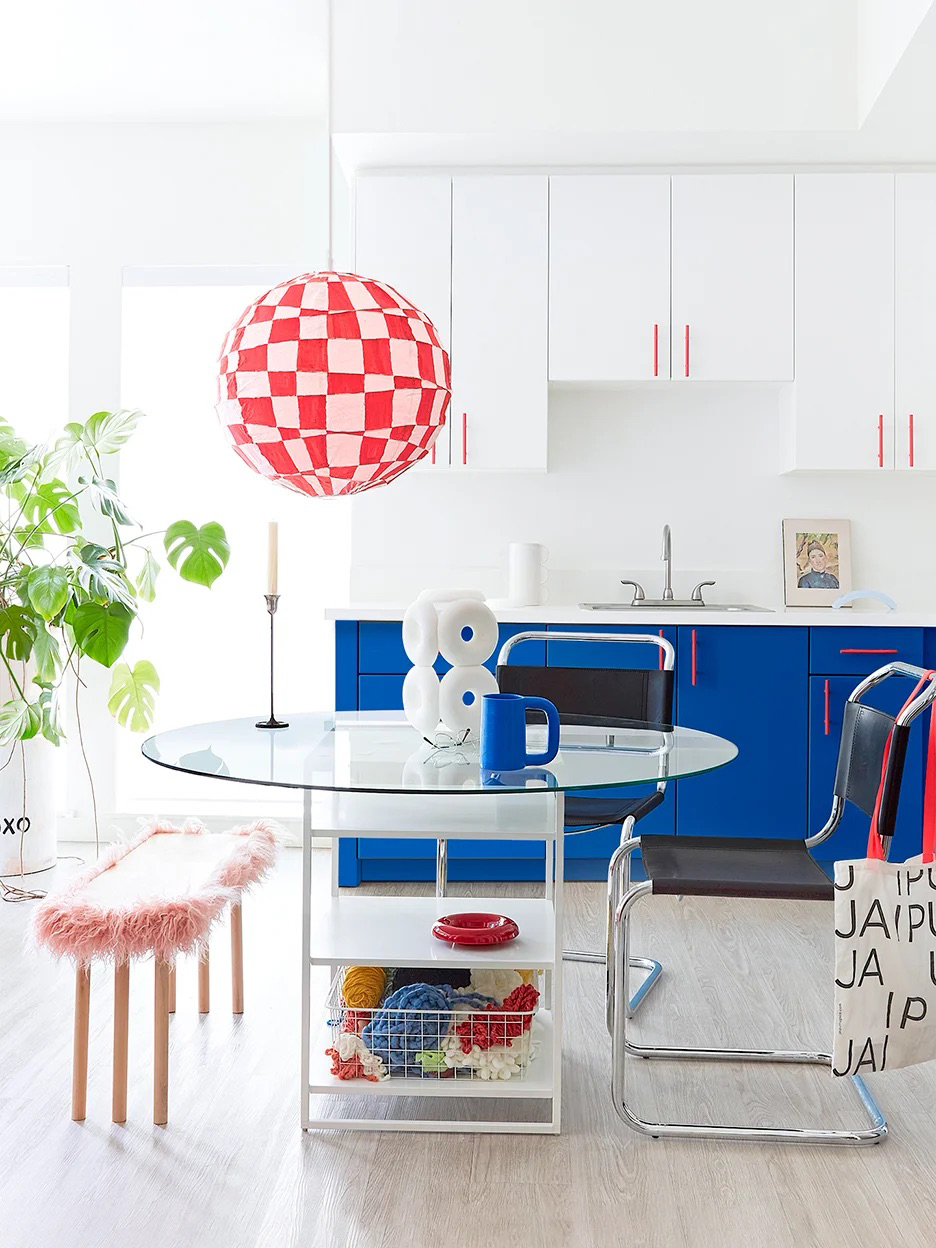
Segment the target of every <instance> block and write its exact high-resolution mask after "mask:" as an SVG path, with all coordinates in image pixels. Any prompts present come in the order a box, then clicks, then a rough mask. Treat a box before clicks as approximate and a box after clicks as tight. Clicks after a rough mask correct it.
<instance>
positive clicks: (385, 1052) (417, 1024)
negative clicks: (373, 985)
mask: <svg viewBox="0 0 936 1248" xmlns="http://www.w3.org/2000/svg"><path fill="white" fill-rule="evenodd" d="M348 969H349V968H346V967H342V968H340V969H339V971H338V973H337V975H336V976H335V979H334V981H333V982H332V986H331V990H330V992H329V995H328V999H327V1005H326V1009H327V1021H328V1036H329V1040H330V1045H329V1048H328V1049H327V1050H326V1052H327V1054H328V1056H329V1057H330V1058H331V1059H332V1074H333V1075H334V1076H335V1077H336V1078H338V1079H349V1080H350V1079H368V1080H371V1081H374V1082H377V1081H380V1080H384V1079H405V1078H408V1079H453V1080H465V1079H468V1080H484V1081H488V1082H490V1081H502V1080H507V1079H523V1078H524V1076H525V1074H526V1072H527V1069H528V1067H529V1064H530V1062H531V1061H532V1060H533V1058H534V1056H535V1053H536V1049H535V1040H534V1034H533V1025H534V1019H535V1016H536V1012H537V1008H538V1000H539V992H538V990H537V989H536V987H535V986H534V985H533V984H532V983H528V982H519V981H520V975H519V973H517V972H508V974H513V975H516V977H517V980H518V982H517V984H515V985H514V986H513V987H512V988H511V991H510V992H508V993H507V994H506V995H504V996H503V998H502V999H498V997H499V995H500V994H498V996H491V995H486V994H484V993H481V992H476V991H472V990H471V989H470V988H466V989H465V990H461V989H452V988H451V987H450V986H449V985H436V984H425V983H415V984H412V983H411V984H407V985H406V986H405V987H402V988H399V989H397V990H396V991H393V990H392V989H393V980H392V972H390V973H389V975H388V981H387V990H386V991H385V992H384V993H383V994H382V998H381V1002H380V1004H379V1005H377V1006H373V1007H370V1008H366V1009H359V1008H352V1007H351V1006H349V1005H348V1004H347V1003H346V1000H345V996H344V993H343V990H342V989H343V984H344V982H345V975H346V974H347V972H348Z"/></svg>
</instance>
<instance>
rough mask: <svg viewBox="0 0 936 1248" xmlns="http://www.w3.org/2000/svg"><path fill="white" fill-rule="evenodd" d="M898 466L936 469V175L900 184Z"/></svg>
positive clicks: (908, 176) (902, 179) (900, 179)
mask: <svg viewBox="0 0 936 1248" xmlns="http://www.w3.org/2000/svg"><path fill="white" fill-rule="evenodd" d="M895 208H896V241H897V246H896V268H897V273H896V294H897V329H896V334H895V337H894V342H895V347H896V399H895V403H894V467H895V468H902V469H910V468H918V469H919V468H929V469H936V173H898V174H897V185H896V203H895Z"/></svg>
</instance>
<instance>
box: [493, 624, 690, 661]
mask: <svg viewBox="0 0 936 1248" xmlns="http://www.w3.org/2000/svg"><path fill="white" fill-rule="evenodd" d="M548 631H549V632H550V633H590V634H593V635H594V636H595V637H600V636H601V634H602V633H629V634H638V635H648V636H653V637H664V638H665V639H666V640H667V641H668V642H669V643H670V645H672V646H674V647H675V645H676V629H675V628H661V627H660V625H659V624H654V623H652V622H650V621H649V620H648V621H647V623H646V624H641V625H640V627H639V628H638V627H637V626H636V625H633V624H629V625H623V624H586V625H584V626H583V625H580V624H550V626H549V630H548ZM662 653H663V651H662V650H660V649H659V648H658V647H657V646H649V645H628V644H627V643H626V642H623V641H608V642H605V643H602V642H600V641H549V642H548V643H547V646H546V662H547V663H548V664H549V666H550V667H614V668H626V669H627V670H629V671H631V670H633V671H640V672H645V671H648V670H649V669H650V668H656V667H660V666H662V664H661V655H662ZM512 657H513V656H511V658H512Z"/></svg>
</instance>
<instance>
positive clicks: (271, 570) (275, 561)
mask: <svg viewBox="0 0 936 1248" xmlns="http://www.w3.org/2000/svg"><path fill="white" fill-rule="evenodd" d="M278 582H279V525H278V524H277V522H276V521H275V520H271V521H270V525H269V530H268V533H267V589H266V592H267V593H268V594H276V593H278V592H279V590H278V589H277V585H278Z"/></svg>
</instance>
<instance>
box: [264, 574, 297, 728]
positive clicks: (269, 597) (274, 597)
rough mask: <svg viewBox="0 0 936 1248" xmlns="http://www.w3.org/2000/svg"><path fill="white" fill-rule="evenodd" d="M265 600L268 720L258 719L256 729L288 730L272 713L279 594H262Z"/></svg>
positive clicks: (283, 722)
mask: <svg viewBox="0 0 936 1248" xmlns="http://www.w3.org/2000/svg"><path fill="white" fill-rule="evenodd" d="M263 596H264V598H265V599H266V606H267V611H269V613H270V718H269V719H258V720H257V727H258V728H288V727H289V724H288V723H287V722H286V721H285V720H282V719H277V718H276V715H275V714H274V713H273V653H274V645H273V638H274V627H273V623H274V620H275V618H276V608H277V606H278V605H279V599H280V596H279V594H264V595H263Z"/></svg>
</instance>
